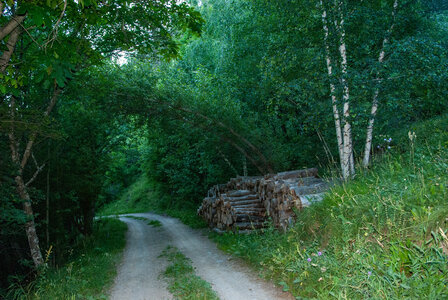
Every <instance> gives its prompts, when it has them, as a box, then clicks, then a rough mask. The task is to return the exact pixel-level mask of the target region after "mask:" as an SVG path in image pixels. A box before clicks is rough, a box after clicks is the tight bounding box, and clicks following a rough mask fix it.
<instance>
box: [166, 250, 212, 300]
mask: <svg viewBox="0 0 448 300" xmlns="http://www.w3.org/2000/svg"><path fill="white" fill-rule="evenodd" d="M161 256H162V257H166V258H167V259H168V261H169V262H170V263H171V264H170V265H169V266H168V267H167V268H166V270H165V272H164V273H163V275H164V276H165V277H166V278H167V279H168V282H169V286H168V289H169V291H170V292H171V293H172V294H173V295H174V296H175V297H176V298H177V299H186V300H188V299H194V300H198V299H202V300H211V299H216V300H218V299H219V298H218V296H217V295H216V293H215V292H214V291H213V290H212V287H211V286H210V284H209V283H208V282H206V281H204V280H203V279H201V278H200V277H198V276H197V275H195V273H194V269H193V267H192V266H191V263H190V260H189V259H188V258H187V257H185V255H183V254H182V253H181V252H180V251H179V250H178V249H177V248H174V247H170V246H168V247H167V248H166V249H165V250H164V251H163V252H162V255H161Z"/></svg>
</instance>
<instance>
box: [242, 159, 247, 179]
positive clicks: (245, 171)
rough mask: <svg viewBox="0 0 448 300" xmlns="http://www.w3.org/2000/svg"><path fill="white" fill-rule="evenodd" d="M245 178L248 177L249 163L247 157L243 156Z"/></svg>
mask: <svg viewBox="0 0 448 300" xmlns="http://www.w3.org/2000/svg"><path fill="white" fill-rule="evenodd" d="M243 176H247V161H246V157H245V156H243Z"/></svg>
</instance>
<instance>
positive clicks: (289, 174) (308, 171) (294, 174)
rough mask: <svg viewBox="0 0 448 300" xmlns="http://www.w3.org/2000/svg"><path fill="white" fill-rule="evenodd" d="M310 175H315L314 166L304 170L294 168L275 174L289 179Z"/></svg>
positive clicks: (278, 177) (280, 177)
mask: <svg viewBox="0 0 448 300" xmlns="http://www.w3.org/2000/svg"><path fill="white" fill-rule="evenodd" d="M311 176H313V177H316V176H317V169H316V168H311V169H305V170H294V171H288V172H280V173H278V174H277V175H276V176H275V178H277V179H289V178H299V177H311Z"/></svg>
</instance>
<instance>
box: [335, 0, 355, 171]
mask: <svg viewBox="0 0 448 300" xmlns="http://www.w3.org/2000/svg"><path fill="white" fill-rule="evenodd" d="M338 12H339V18H340V21H339V24H338V26H337V31H338V33H339V54H340V56H341V72H342V74H341V83H342V87H343V94H342V102H343V108H342V116H343V119H342V121H343V123H344V127H343V141H344V161H343V165H344V167H343V170H342V172H343V173H342V175H343V177H344V179H348V178H349V177H353V176H354V175H355V166H354V159H353V140H352V126H351V124H350V89H349V86H348V82H347V47H346V44H345V28H344V14H343V12H342V1H341V0H340V1H338Z"/></svg>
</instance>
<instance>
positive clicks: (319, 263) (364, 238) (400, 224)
mask: <svg viewBox="0 0 448 300" xmlns="http://www.w3.org/2000/svg"><path fill="white" fill-rule="evenodd" d="M447 120H448V119H447V117H446V115H445V116H443V117H440V118H435V119H432V120H430V121H426V122H423V123H419V124H416V125H413V126H412V127H408V128H404V129H403V130H401V131H398V132H396V133H391V135H392V136H393V138H394V140H395V141H396V144H395V146H393V147H392V149H390V150H389V151H388V152H386V153H384V155H382V157H380V158H378V157H377V162H376V164H375V167H374V168H373V169H372V170H371V171H369V172H368V173H362V172H361V175H359V176H358V178H356V179H355V180H354V181H353V182H351V183H348V184H343V185H341V186H338V187H335V188H334V189H332V190H331V191H330V192H329V193H328V195H327V196H326V197H325V199H324V200H323V202H321V203H317V204H314V205H313V206H311V207H309V208H307V209H304V210H303V211H300V212H298V221H297V224H296V225H295V226H294V227H293V228H292V229H291V230H290V231H288V232H287V233H285V234H282V233H279V232H277V231H276V230H274V229H272V228H269V229H267V230H264V232H263V233H255V234H251V235H236V234H232V233H229V234H225V235H223V236H218V235H215V236H214V239H215V240H216V241H217V242H218V244H219V245H220V247H221V248H223V249H225V250H227V251H229V252H231V253H234V254H236V255H238V256H241V257H244V258H246V259H248V260H249V261H250V262H252V263H253V264H254V266H256V267H257V268H259V270H260V271H261V272H262V273H263V274H264V275H265V276H267V277H270V278H274V279H275V280H276V281H277V283H278V284H280V285H282V286H283V287H284V289H285V290H289V291H291V292H292V293H293V294H294V295H296V296H298V297H303V298H317V299H327V298H328V299H330V298H341V299H344V298H345V299H346V298H348V299H365V298H366V297H367V298H374V299H387V298H391V299H402V298H412V299H418V298H427V299H442V298H446V297H447V296H448V294H447V289H446V284H447V281H446V276H447V275H448V268H447V266H448V264H447V262H448V248H447V247H448V240H446V238H444V237H443V234H442V231H444V232H445V234H446V232H447V229H448V224H447V220H446V215H447V213H448V206H447V203H446V199H447V186H448V185H447V184H448V176H447V172H446V170H447V167H448V144H447V141H448V134H447V132H448V121H447ZM408 131H411V132H415V134H416V136H417V138H416V140H414V142H412V143H411V141H410V140H409V137H408ZM402 151H404V152H402ZM441 230H442V231H441Z"/></svg>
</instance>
